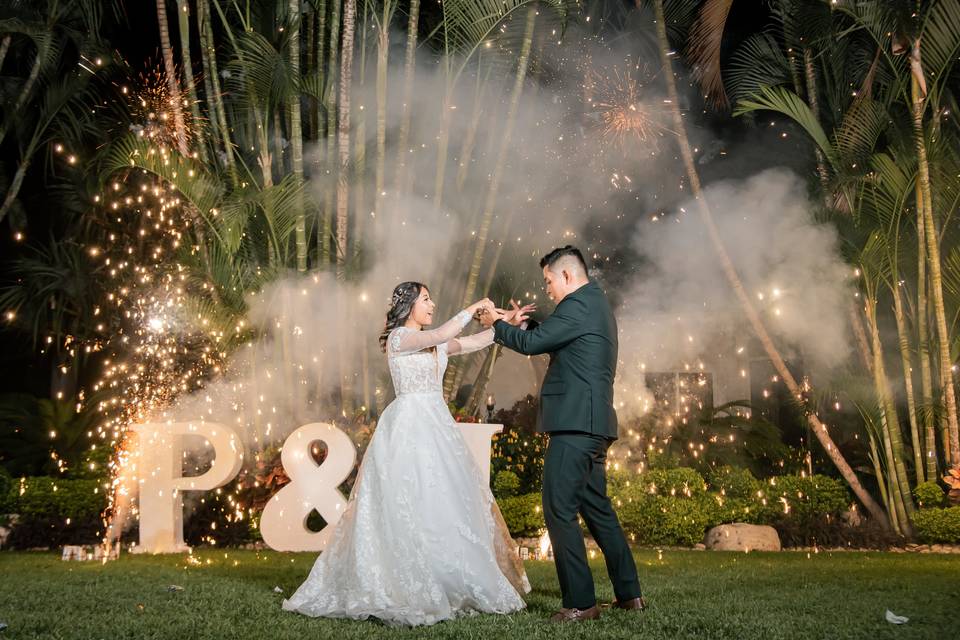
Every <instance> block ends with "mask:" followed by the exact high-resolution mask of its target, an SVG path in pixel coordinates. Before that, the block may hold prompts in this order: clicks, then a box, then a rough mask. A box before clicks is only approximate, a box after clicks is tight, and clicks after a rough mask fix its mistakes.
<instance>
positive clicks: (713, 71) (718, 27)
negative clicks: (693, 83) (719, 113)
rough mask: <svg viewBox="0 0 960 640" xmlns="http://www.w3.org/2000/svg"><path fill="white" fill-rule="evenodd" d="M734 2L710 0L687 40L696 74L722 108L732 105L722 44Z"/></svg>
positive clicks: (710, 96)
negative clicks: (724, 69) (721, 62)
mask: <svg viewBox="0 0 960 640" xmlns="http://www.w3.org/2000/svg"><path fill="white" fill-rule="evenodd" d="M732 5H733V0H706V1H705V2H704V3H703V4H702V5H701V7H700V11H699V13H698V14H697V19H696V20H695V21H694V23H693V26H692V27H691V28H690V35H689V36H688V39H687V56H688V58H689V59H690V62H691V64H692V65H693V77H694V78H695V79H696V80H697V82H699V83H700V86H701V87H702V88H703V90H704V91H705V92H706V94H707V96H708V98H709V99H710V101H711V102H712V103H713V104H714V106H715V107H717V108H719V109H726V108H727V107H728V106H729V104H730V101H729V99H728V98H727V92H726V89H725V88H724V86H723V74H722V72H721V68H720V45H721V43H722V42H723V31H724V28H725V27H726V24H727V16H729V15H730V7H731V6H732Z"/></svg>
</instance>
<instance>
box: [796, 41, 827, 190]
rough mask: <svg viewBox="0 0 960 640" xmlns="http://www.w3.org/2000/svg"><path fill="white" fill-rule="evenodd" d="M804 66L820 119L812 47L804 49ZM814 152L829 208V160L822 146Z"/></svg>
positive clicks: (813, 108)
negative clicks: (821, 148) (825, 156)
mask: <svg viewBox="0 0 960 640" xmlns="http://www.w3.org/2000/svg"><path fill="white" fill-rule="evenodd" d="M803 68H804V72H805V73H804V76H805V77H806V80H807V104H809V105H810V110H811V111H813V115H814V117H815V118H816V119H817V120H819V119H820V105H819V101H818V100H817V75H816V70H815V69H814V68H813V54H811V53H810V49H804V50H803ZM814 147H815V148H814V152H815V153H816V155H817V175H818V176H819V177H820V188H821V189H823V201H824V205H825V206H826V207H827V209H829V208H830V207H831V206H833V198H831V197H830V173H829V172H828V171H827V162H826V160H825V159H824V157H823V152H822V151H821V150H820V147H817V146H816V145H814Z"/></svg>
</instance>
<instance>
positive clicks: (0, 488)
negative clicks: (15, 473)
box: [0, 467, 14, 514]
mask: <svg viewBox="0 0 960 640" xmlns="http://www.w3.org/2000/svg"><path fill="white" fill-rule="evenodd" d="M13 485H14V482H13V477H12V476H11V475H10V473H9V472H8V471H7V470H6V469H4V468H3V467H0V514H4V513H10V511H12V507H13Z"/></svg>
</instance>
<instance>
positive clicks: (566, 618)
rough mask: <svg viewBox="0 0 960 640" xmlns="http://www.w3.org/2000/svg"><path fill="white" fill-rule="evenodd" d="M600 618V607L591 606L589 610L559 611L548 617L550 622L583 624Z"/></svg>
mask: <svg viewBox="0 0 960 640" xmlns="http://www.w3.org/2000/svg"><path fill="white" fill-rule="evenodd" d="M599 617H600V607H598V606H597V605H593V606H592V607H590V608H589V609H560V611H557V612H556V613H555V614H553V615H552V616H550V622H583V621H584V620H596V619H597V618H599Z"/></svg>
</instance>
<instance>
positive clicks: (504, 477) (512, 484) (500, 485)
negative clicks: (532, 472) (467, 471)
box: [493, 470, 520, 499]
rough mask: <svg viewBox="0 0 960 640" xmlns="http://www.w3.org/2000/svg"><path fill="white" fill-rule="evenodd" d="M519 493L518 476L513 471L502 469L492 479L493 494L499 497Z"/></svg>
mask: <svg viewBox="0 0 960 640" xmlns="http://www.w3.org/2000/svg"><path fill="white" fill-rule="evenodd" d="M518 493H520V478H519V477H518V476H517V474H515V473H514V472H513V471H507V470H503V471H501V472H499V473H497V475H496V476H495V477H494V479H493V495H495V496H496V497H497V499H500V498H512V497H513V496H515V495H517V494H518Z"/></svg>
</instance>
